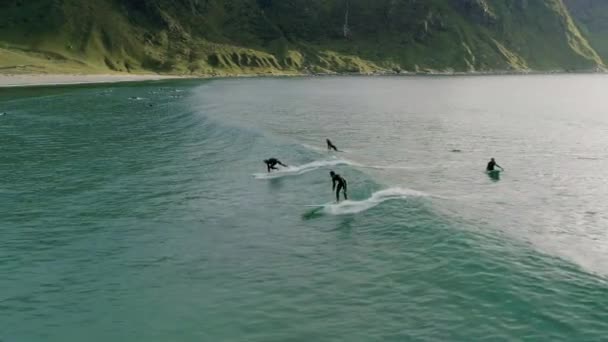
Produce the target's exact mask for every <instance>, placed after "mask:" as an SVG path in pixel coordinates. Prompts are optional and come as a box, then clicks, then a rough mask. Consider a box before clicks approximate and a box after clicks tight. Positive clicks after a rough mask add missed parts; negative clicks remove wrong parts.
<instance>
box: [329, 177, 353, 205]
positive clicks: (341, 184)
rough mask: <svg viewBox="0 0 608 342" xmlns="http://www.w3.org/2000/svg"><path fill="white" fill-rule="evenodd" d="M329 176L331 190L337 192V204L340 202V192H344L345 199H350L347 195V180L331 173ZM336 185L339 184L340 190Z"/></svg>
mask: <svg viewBox="0 0 608 342" xmlns="http://www.w3.org/2000/svg"><path fill="white" fill-rule="evenodd" d="M329 175H330V176H331V190H332V191H333V190H334V189H335V190H336V202H340V190H343V191H342V193H344V199H345V200H347V199H348V195H346V179H344V178H342V176H340V175H339V174H337V173H335V172H333V171H330V172H329ZM336 183H338V188H336Z"/></svg>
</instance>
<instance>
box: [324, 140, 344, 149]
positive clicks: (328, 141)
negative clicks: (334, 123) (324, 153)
mask: <svg viewBox="0 0 608 342" xmlns="http://www.w3.org/2000/svg"><path fill="white" fill-rule="evenodd" d="M325 141H327V150H328V151H331V150H334V151H336V152H340V151H338V148H337V147H336V145H334V144H332V143H331V140H329V139H325Z"/></svg>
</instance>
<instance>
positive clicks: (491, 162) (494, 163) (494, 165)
mask: <svg viewBox="0 0 608 342" xmlns="http://www.w3.org/2000/svg"><path fill="white" fill-rule="evenodd" d="M495 167H499V168H500V169H501V170H503V171H504V170H505V169H503V168H502V166H500V165H498V164H496V161H494V158H492V159H491V160H490V162H489V163H488V166H487V167H486V171H488V172H489V171H494V168H495Z"/></svg>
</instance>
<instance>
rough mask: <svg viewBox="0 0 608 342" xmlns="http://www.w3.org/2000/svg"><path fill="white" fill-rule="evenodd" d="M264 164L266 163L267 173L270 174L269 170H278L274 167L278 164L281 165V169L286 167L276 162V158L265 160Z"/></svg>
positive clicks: (278, 161)
mask: <svg viewBox="0 0 608 342" xmlns="http://www.w3.org/2000/svg"><path fill="white" fill-rule="evenodd" d="M264 163H266V167H267V168H268V172H270V170H278V168H276V167H275V166H276V165H277V164H279V165H281V166H283V167H287V165H285V164H283V163H281V161H280V160H278V159H277V158H270V159H266V160H264Z"/></svg>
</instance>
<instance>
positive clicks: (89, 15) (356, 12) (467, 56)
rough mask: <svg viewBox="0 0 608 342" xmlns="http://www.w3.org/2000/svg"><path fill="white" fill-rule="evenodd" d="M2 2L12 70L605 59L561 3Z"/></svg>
mask: <svg viewBox="0 0 608 342" xmlns="http://www.w3.org/2000/svg"><path fill="white" fill-rule="evenodd" d="M571 1H575V0H571ZM576 1H578V0H576ZM584 1H591V2H592V1H593V0H584ZM596 1H600V0H596ZM0 2H2V11H0V72H5V73H6V72H8V73H20V72H22V73H31V72H35V73H39V72H89V73H101V72H104V73H107V72H135V73H146V72H161V73H174V74H212V75H234V74H279V73H280V74H290V73H334V72H356V73H372V72H401V71H410V72H412V71H419V72H433V71H443V72H445V71H496V70H515V71H523V70H530V69H533V70H593V69H596V68H598V67H600V68H603V66H604V62H603V60H602V57H601V56H608V53H605V52H608V49H607V48H608V44H607V45H606V48H605V47H604V45H602V44H598V46H599V48H601V49H600V50H598V51H600V52H599V53H598V52H597V51H596V42H597V41H598V38H597V37H596V36H595V35H594V34H591V33H590V32H591V31H592V30H594V29H595V28H596V27H595V26H593V25H591V24H589V25H587V26H586V25H582V24H581V22H582V19H581V20H578V19H577V20H573V19H572V17H571V15H570V10H571V9H569V8H567V7H566V6H565V4H564V3H563V2H562V0H425V1H420V0H374V1H369V0H96V1H86V0H36V1H28V0H0ZM577 13H578V12H577ZM598 25H599V24H598ZM588 37H589V40H588Z"/></svg>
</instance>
